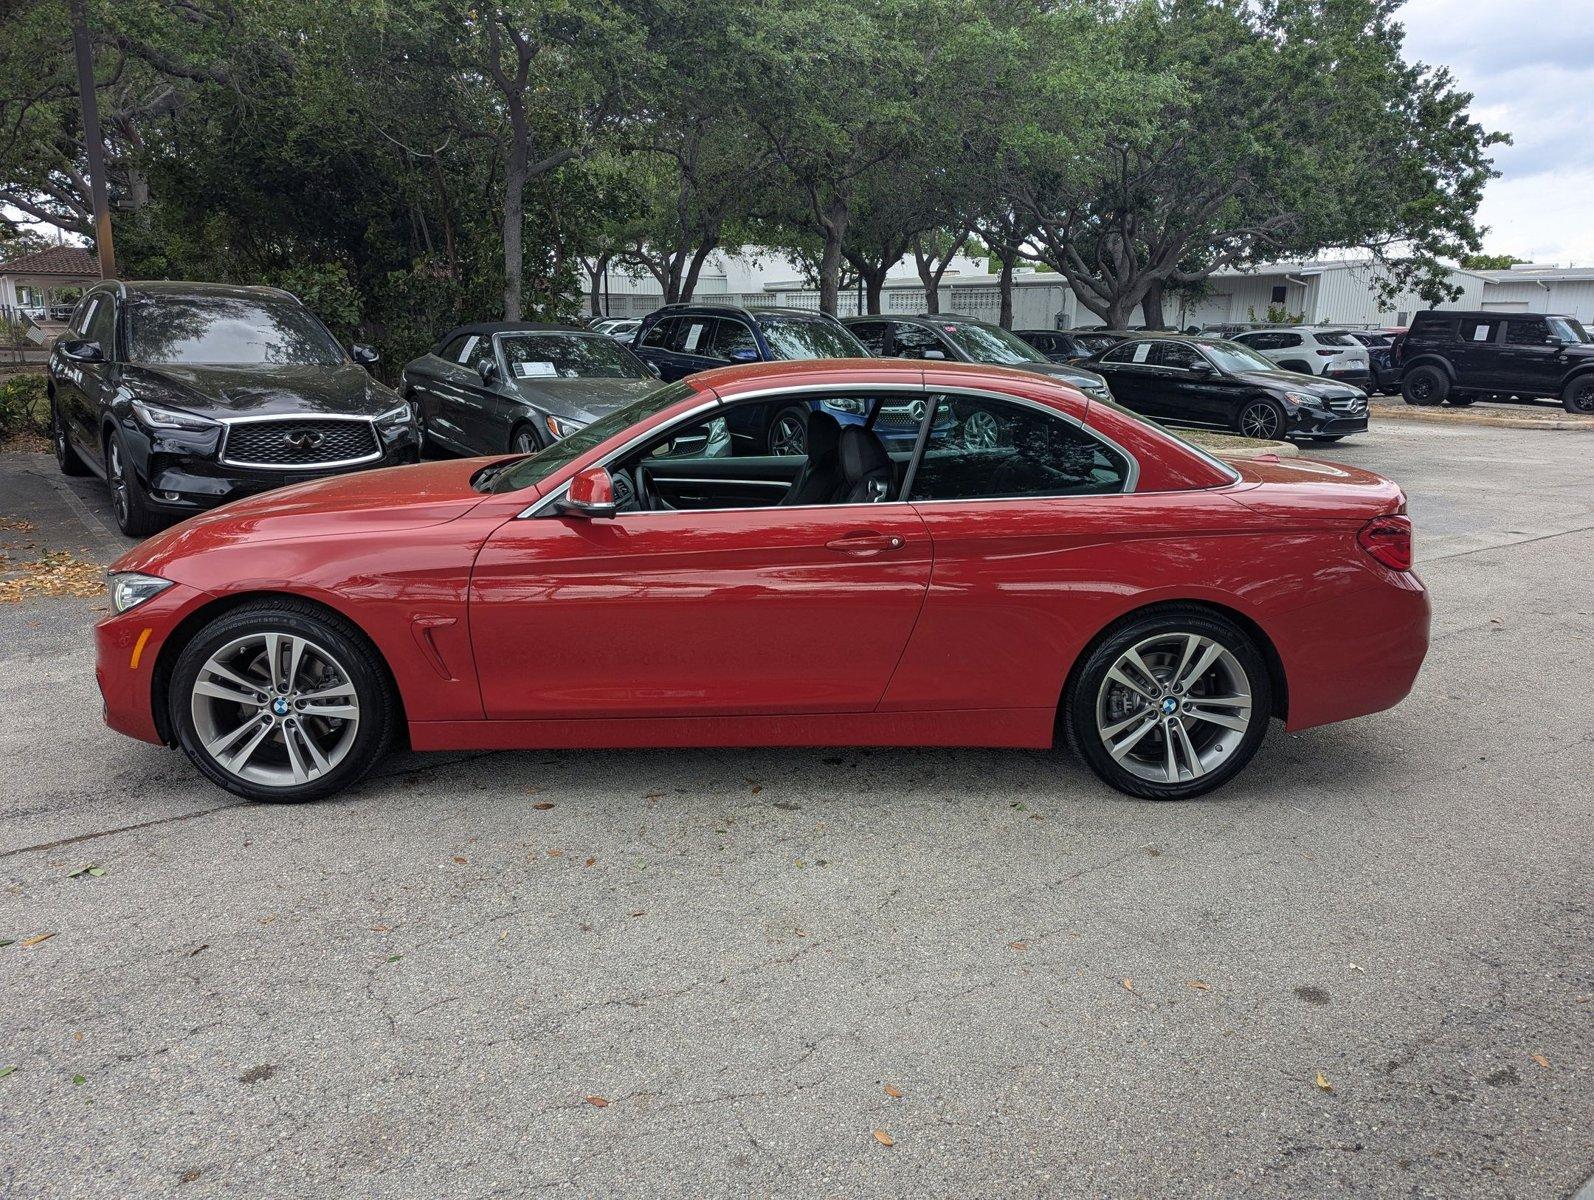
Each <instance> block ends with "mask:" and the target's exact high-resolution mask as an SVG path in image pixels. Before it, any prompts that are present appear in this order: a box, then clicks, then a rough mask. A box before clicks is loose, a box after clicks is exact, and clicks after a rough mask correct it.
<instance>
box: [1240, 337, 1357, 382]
mask: <svg viewBox="0 0 1594 1200" xmlns="http://www.w3.org/2000/svg"><path fill="white" fill-rule="evenodd" d="M1229 340H1230V341H1235V342H1239V343H1240V345H1242V346H1248V347H1250V348H1251V349H1252V350H1255V351H1256V352H1257V353H1258V354H1260V355H1261V356H1262V357H1263V358H1265V359H1267V360H1268V361H1269V362H1275V363H1277V364H1278V365H1279V366H1280V367H1281V368H1283V369H1284V370H1286V371H1299V372H1300V373H1301V374H1302V375H1325V376H1327V377H1328V378H1330V379H1334V380H1337V381H1339V382H1340V383H1350V384H1355V385H1356V386H1357V387H1359V388H1364V389H1365V388H1366V387H1367V385H1368V383H1369V382H1370V380H1371V371H1370V362H1369V359H1368V357H1367V347H1365V346H1363V345H1362V344H1361V343H1360V342H1358V341H1357V340H1356V339H1355V338H1353V337H1351V335H1350V334H1348V333H1346V332H1345V331H1344V330H1343V329H1326V328H1320V327H1317V326H1312V325H1292V326H1291V327H1289V328H1288V329H1253V330H1251V331H1250V332H1248V333H1237V334H1234V335H1233V336H1232V337H1231V338H1230V339H1229Z"/></svg>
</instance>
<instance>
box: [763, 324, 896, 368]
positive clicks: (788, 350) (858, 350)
mask: <svg viewBox="0 0 1594 1200" xmlns="http://www.w3.org/2000/svg"><path fill="white" fill-rule="evenodd" d="M758 327H759V328H760V329H762V330H763V331H764V340H765V341H767V342H768V343H769V348H770V349H771V350H772V351H774V354H775V357H776V358H788V359H802V358H868V357H870V355H869V351H867V350H865V349H864V348H863V343H862V342H860V341H859V340H858V339H857V338H855V337H853V336H852V334H851V333H849V332H848V331H847V330H845V329H843V328H842V327H841V326H840V325H835V324H832V323H831V322H829V321H822V320H809V319H807V318H805V317H759V318H758Z"/></svg>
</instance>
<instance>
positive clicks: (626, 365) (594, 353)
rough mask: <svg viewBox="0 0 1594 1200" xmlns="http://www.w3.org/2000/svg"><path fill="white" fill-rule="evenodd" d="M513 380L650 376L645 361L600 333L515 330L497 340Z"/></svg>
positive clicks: (646, 377)
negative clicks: (526, 331)
mask: <svg viewBox="0 0 1594 1200" xmlns="http://www.w3.org/2000/svg"><path fill="white" fill-rule="evenodd" d="M498 344H499V346H500V347H501V348H502V349H503V352H504V362H505V363H506V364H507V365H508V367H509V377H510V378H511V379H536V380H542V379H651V378H653V376H652V374H651V373H650V372H649V371H648V369H647V368H646V367H644V366H643V365H642V360H641V359H639V358H637V356H636V355H634V354H632V353H631V351H629V350H627V349H626V348H625V347H624V346H622V345H620V343H619V342H617V341H615V340H614V339H613V338H610V337H604V336H603V335H602V334H601V333H513V334H504V335H503V336H502V337H500V338H499V339H498Z"/></svg>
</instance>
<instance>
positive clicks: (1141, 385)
mask: <svg viewBox="0 0 1594 1200" xmlns="http://www.w3.org/2000/svg"><path fill="white" fill-rule="evenodd" d="M1152 346H1153V343H1152V342H1149V341H1142V342H1119V343H1118V345H1116V346H1114V347H1113V348H1112V349H1111V350H1109V351H1107V352H1106V353H1105V354H1103V355H1102V356H1101V357H1100V358H1099V359H1097V360H1095V361H1094V362H1092V363H1091V370H1093V371H1096V372H1098V373H1099V374H1101V375H1102V376H1104V377H1105V378H1106V380H1107V383H1108V386H1110V387H1111V388H1112V394H1113V399H1115V400H1117V401H1118V403H1119V404H1122V405H1123V406H1124V407H1125V408H1132V409H1134V410H1135V411H1136V412H1138V413H1145V414H1146V415H1148V416H1156V415H1158V414H1160V413H1163V412H1164V411H1165V408H1164V406H1165V405H1166V403H1167V397H1166V396H1165V395H1164V394H1163V391H1162V389H1160V388H1157V387H1153V386H1152V385H1153V384H1154V383H1155V382H1156V378H1157V373H1156V368H1155V367H1154V366H1152V364H1151V362H1150V358H1151V350H1152Z"/></svg>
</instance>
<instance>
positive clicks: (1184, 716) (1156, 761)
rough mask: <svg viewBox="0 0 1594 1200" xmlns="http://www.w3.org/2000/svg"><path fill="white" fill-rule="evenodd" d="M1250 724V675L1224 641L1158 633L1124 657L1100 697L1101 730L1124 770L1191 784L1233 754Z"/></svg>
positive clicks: (1098, 720) (1152, 779)
mask: <svg viewBox="0 0 1594 1200" xmlns="http://www.w3.org/2000/svg"><path fill="white" fill-rule="evenodd" d="M1250 728H1251V681H1250V678H1249V677H1248V676H1247V675H1246V673H1245V668H1244V667H1242V666H1240V662H1239V660H1238V659H1237V658H1235V656H1234V655H1233V654H1232V653H1231V652H1230V651H1229V650H1228V648H1227V647H1225V646H1224V645H1223V644H1222V643H1221V642H1218V641H1216V640H1214V639H1212V638H1209V637H1205V636H1203V635H1202V634H1198V633H1159V634H1155V635H1153V636H1152V637H1149V638H1146V639H1144V640H1143V641H1140V642H1137V643H1136V644H1135V645H1133V646H1131V647H1130V648H1129V649H1127V650H1125V651H1124V652H1123V653H1122V654H1121V655H1119V656H1118V660H1117V661H1116V662H1115V663H1113V665H1112V667H1111V669H1109V670H1108V672H1107V674H1106V677H1105V678H1104V679H1103V680H1102V683H1101V690H1100V691H1099V692H1098V693H1097V696H1096V732H1097V734H1098V736H1100V738H1101V741H1102V745H1103V746H1105V747H1106V749H1107V753H1108V754H1110V755H1112V757H1113V760H1114V761H1115V762H1117V764H1118V765H1119V766H1120V767H1123V768H1124V770H1126V771H1129V772H1130V773H1131V774H1134V775H1137V776H1139V777H1140V778H1141V779H1145V780H1149V781H1150V782H1152V783H1164V784H1176V783H1188V782H1189V781H1190V780H1193V779H1199V778H1200V777H1201V776H1203V775H1205V774H1207V773H1208V772H1209V771H1213V770H1216V769H1217V768H1218V767H1220V766H1222V765H1223V764H1224V763H1225V762H1227V761H1228V760H1229V759H1231V758H1232V757H1233V756H1234V752H1235V750H1236V749H1237V748H1238V747H1239V745H1240V743H1241V742H1242V741H1244V740H1245V735H1246V732H1247V731H1248V730H1249V729H1250Z"/></svg>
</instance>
